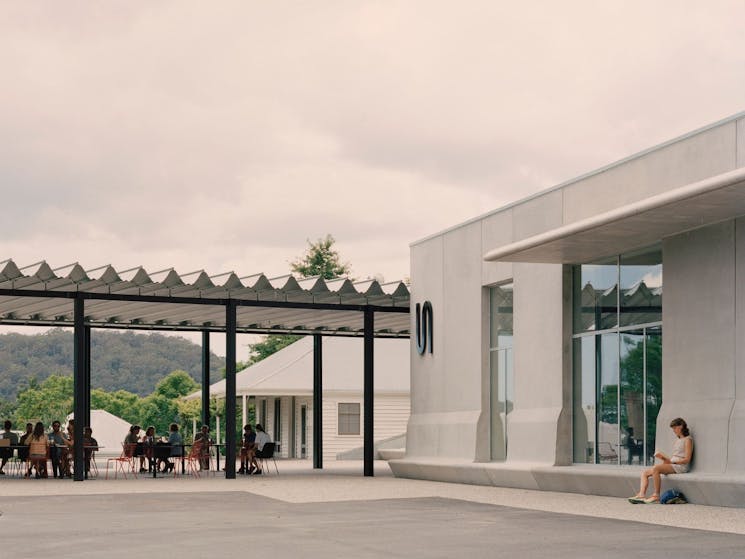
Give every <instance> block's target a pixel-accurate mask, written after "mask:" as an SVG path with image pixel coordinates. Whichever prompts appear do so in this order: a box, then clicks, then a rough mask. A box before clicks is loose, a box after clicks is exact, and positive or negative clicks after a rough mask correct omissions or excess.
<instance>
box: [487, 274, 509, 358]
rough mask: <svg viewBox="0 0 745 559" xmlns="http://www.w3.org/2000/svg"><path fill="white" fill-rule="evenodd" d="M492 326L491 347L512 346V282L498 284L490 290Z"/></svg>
mask: <svg viewBox="0 0 745 559" xmlns="http://www.w3.org/2000/svg"><path fill="white" fill-rule="evenodd" d="M489 302H490V317H491V327H490V333H489V347H490V348H491V349H494V348H497V347H499V348H505V347H512V316H513V312H512V284H511V283H509V284H506V285H498V286H496V287H492V288H491V289H490V290H489Z"/></svg>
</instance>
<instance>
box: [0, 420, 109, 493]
mask: <svg viewBox="0 0 745 559" xmlns="http://www.w3.org/2000/svg"><path fill="white" fill-rule="evenodd" d="M12 427H13V424H12V423H11V421H10V420H6V421H5V423H4V431H3V433H2V439H8V440H10V444H9V445H8V446H6V447H1V448H0V475H5V466H6V464H7V463H8V460H10V458H11V457H12V456H13V451H14V450H15V449H17V450H18V458H19V460H20V461H22V462H24V463H25V473H24V477H27V478H28V477H31V476H32V475H33V474H34V472H35V477H36V478H37V479H38V478H46V477H49V473H48V470H47V462H48V461H49V460H51V462H52V475H53V476H54V477H55V478H64V477H72V460H73V452H74V448H75V420H74V419H71V420H70V421H69V423H68V425H67V431H66V432H62V431H61V423H60V422H59V421H53V422H52V430H51V431H49V432H48V433H47V432H46V431H45V429H44V424H43V423H42V422H41V421H38V422H37V423H36V425H34V424H32V423H26V432H25V433H24V434H23V435H21V436H20V437H19V436H18V435H17V434H16V433H14V432H13V431H12V430H11V429H12ZM97 450H98V441H96V439H94V438H93V430H92V429H91V428H90V427H86V428H85V429H84V431H83V451H84V456H85V477H86V478H87V477H88V473H89V472H90V468H91V460H92V457H93V453H94V452H95V451H97Z"/></svg>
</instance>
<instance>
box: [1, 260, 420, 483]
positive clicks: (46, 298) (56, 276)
mask: <svg viewBox="0 0 745 559" xmlns="http://www.w3.org/2000/svg"><path fill="white" fill-rule="evenodd" d="M409 299H410V295H409V290H408V289H407V287H406V285H404V284H403V283H400V282H396V283H393V284H384V285H380V284H379V283H378V282H377V281H375V280H366V281H363V282H352V281H351V280H349V279H344V278H342V279H336V280H324V279H323V278H304V279H296V278H294V277H293V276H291V275H287V276H282V277H279V278H273V279H269V278H267V277H266V276H265V275H263V274H255V275H252V276H246V277H239V276H237V275H236V274H235V273H233V272H228V273H224V274H218V275H214V276H209V275H208V274H206V273H205V272H204V271H203V270H200V271H196V272H192V273H189V274H181V275H179V274H178V273H176V271H175V270H174V269H173V268H169V269H166V270H162V271H159V272H152V273H149V272H147V271H146V270H145V269H143V268H142V267H137V268H131V269H128V270H123V271H118V270H116V269H114V268H113V267H112V266H110V265H107V266H101V267H98V268H94V269H91V270H84V269H83V268H82V267H81V266H80V265H79V264H77V263H75V264H70V265H68V266H63V267H60V268H56V269H53V268H51V267H50V266H49V265H48V264H47V263H46V262H39V263H36V264H33V265H30V266H26V267H22V268H19V267H18V266H17V265H16V264H15V263H14V262H13V261H12V260H5V261H0V324H15V325H19V324H22V325H33V326H66V327H72V328H73V331H74V345H75V347H74V366H73V368H74V395H73V400H74V412H75V417H82V418H85V419H86V421H76V422H75V432H74V436H75V440H83V428H84V427H85V425H86V424H87V423H88V420H89V418H90V389H91V379H90V339H91V338H90V331H91V328H128V329H139V330H176V331H201V332H202V414H203V417H202V420H203V422H204V423H208V421H209V415H208V414H209V385H210V379H209V370H210V367H209V355H210V347H209V345H210V344H209V334H210V332H224V333H225V340H226V341H225V352H226V356H225V360H226V377H225V383H226V386H225V388H226V390H225V392H226V393H225V399H226V413H225V419H226V423H227V425H226V433H225V452H226V455H227V456H235V453H236V448H237V447H236V429H235V420H236V385H235V374H236V366H235V364H236V334H238V333H260V334H261V333H280V334H309V335H313V337H314V351H315V355H314V372H313V394H314V396H313V398H314V418H313V419H314V421H313V425H314V427H313V428H314V445H315V448H314V464H313V465H314V467H315V468H321V467H323V463H322V458H321V457H322V447H321V445H322V444H323V443H322V434H321V421H322V418H321V409H322V405H321V398H322V378H323V372H322V368H321V363H322V359H321V351H322V338H323V336H361V337H364V352H363V353H364V475H365V476H372V475H373V458H374V447H373V388H374V374H373V373H374V363H373V340H374V338H375V337H406V338H408V337H409V332H410V319H409ZM83 464H84V456H83V446H82V445H75V480H77V481H82V480H83V479H84V467H83ZM235 475H236V472H235V461H234V460H227V465H226V469H225V476H226V477H227V478H228V479H234V478H235Z"/></svg>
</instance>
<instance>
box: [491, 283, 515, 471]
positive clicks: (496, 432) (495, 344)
mask: <svg viewBox="0 0 745 559" xmlns="http://www.w3.org/2000/svg"><path fill="white" fill-rule="evenodd" d="M489 308H490V313H489V325H490V332H489V340H490V341H489V346H490V348H489V375H490V395H489V398H490V415H491V421H490V429H491V459H492V460H505V459H506V458H507V415H508V414H509V412H510V411H511V410H512V391H513V386H514V382H513V374H514V373H513V364H512V336H513V333H512V317H513V310H512V284H511V283H510V284H505V285H500V286H497V287H493V288H491V289H490V290H489Z"/></svg>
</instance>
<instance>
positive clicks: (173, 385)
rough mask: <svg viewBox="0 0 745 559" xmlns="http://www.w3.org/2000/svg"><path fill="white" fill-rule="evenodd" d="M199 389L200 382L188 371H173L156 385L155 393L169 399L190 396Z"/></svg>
mask: <svg viewBox="0 0 745 559" xmlns="http://www.w3.org/2000/svg"><path fill="white" fill-rule="evenodd" d="M197 390H199V384H198V383H197V382H196V381H195V380H194V379H192V378H191V377H190V376H189V373H187V372H186V371H172V372H171V373H170V374H169V375H168V376H167V377H166V378H164V379H163V380H161V381H160V382H159V383H158V384H156V385H155V393H156V394H160V395H161V396H164V397H165V398H168V399H174V398H179V397H181V396H188V395H189V394H191V393H192V392H196V391H197Z"/></svg>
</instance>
